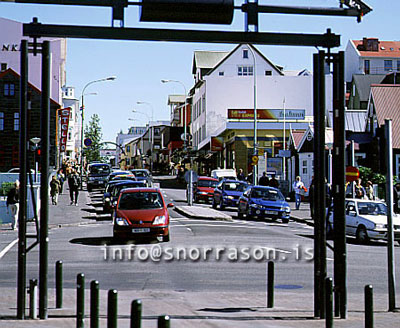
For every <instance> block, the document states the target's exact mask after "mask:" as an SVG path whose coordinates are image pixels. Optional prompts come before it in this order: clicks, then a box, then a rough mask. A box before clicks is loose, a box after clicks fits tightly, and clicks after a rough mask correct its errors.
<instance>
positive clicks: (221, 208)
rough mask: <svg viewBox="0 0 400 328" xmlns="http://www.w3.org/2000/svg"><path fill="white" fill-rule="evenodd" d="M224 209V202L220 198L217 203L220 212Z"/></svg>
mask: <svg viewBox="0 0 400 328" xmlns="http://www.w3.org/2000/svg"><path fill="white" fill-rule="evenodd" d="M224 208H225V206H224V200H223V199H222V198H221V199H220V201H219V209H220V210H221V211H222V210H223V209H224Z"/></svg>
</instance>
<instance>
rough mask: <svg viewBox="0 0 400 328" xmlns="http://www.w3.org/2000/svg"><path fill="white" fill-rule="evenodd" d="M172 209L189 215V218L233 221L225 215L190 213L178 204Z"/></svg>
mask: <svg viewBox="0 0 400 328" xmlns="http://www.w3.org/2000/svg"><path fill="white" fill-rule="evenodd" d="M174 211H176V212H178V213H180V214H182V215H184V216H186V217H189V218H194V219H202V220H214V221H233V219H232V217H231V216H229V215H227V217H226V218H223V217H213V216H201V215H192V214H190V213H188V212H187V211H185V210H183V209H182V208H180V207H179V206H175V207H174Z"/></svg>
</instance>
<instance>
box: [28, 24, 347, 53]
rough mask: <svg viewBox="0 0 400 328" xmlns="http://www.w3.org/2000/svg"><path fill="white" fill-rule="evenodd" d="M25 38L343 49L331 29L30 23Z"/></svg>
mask: <svg viewBox="0 0 400 328" xmlns="http://www.w3.org/2000/svg"><path fill="white" fill-rule="evenodd" d="M23 34H24V36H29V37H32V38H40V37H64V38H88V39H109V40H137V41H172V42H206V43H233V44H237V43H253V44H268V45H286V46H312V47H323V48H334V47H338V46H340V35H336V34H334V33H331V32H330V30H329V29H328V31H327V33H325V34H296V33H261V32H260V33H254V32H221V31H198V30H173V29H140V28H113V27H92V26H76V25H48V24H40V23H30V24H24V25H23Z"/></svg>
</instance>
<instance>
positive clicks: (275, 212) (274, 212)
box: [265, 211, 278, 215]
mask: <svg viewBox="0 0 400 328" xmlns="http://www.w3.org/2000/svg"><path fill="white" fill-rule="evenodd" d="M265 214H270V215H278V212H277V211H265Z"/></svg>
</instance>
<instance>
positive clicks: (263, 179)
mask: <svg viewBox="0 0 400 328" xmlns="http://www.w3.org/2000/svg"><path fill="white" fill-rule="evenodd" d="M258 184H259V185H260V186H269V179H268V177H267V173H266V172H263V175H262V177H261V178H260V180H259V181H258Z"/></svg>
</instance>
